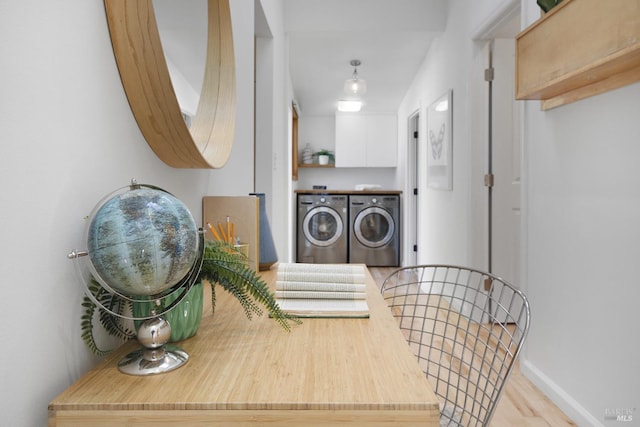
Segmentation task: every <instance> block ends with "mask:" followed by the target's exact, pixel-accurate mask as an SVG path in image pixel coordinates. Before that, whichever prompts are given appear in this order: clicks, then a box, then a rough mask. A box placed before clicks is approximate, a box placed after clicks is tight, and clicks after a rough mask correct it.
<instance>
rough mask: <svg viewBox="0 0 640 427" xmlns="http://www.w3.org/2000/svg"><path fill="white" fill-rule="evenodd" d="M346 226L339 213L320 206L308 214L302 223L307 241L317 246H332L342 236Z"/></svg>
mask: <svg viewBox="0 0 640 427" xmlns="http://www.w3.org/2000/svg"><path fill="white" fill-rule="evenodd" d="M343 230H344V224H343V223H342V219H341V218H340V215H338V212H336V211H335V210H334V209H331V208H329V207H327V206H318V207H316V208H313V209H311V210H310V211H309V212H307V215H306V216H305V217H304V220H303V222H302V231H303V233H304V237H305V239H307V241H308V242H310V243H311V244H313V245H316V246H322V247H324V246H330V245H332V244H334V243H335V242H336V240H338V239H339V238H340V236H342V231H343Z"/></svg>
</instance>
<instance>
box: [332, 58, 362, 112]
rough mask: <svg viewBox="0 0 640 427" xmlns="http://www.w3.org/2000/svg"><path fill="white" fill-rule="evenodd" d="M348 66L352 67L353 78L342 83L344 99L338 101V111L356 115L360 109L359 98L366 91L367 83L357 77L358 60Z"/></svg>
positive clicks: (360, 101) (360, 102)
mask: <svg viewBox="0 0 640 427" xmlns="http://www.w3.org/2000/svg"><path fill="white" fill-rule="evenodd" d="M350 64H351V66H352V67H354V68H353V76H352V77H351V78H350V79H347V80H346V81H345V82H344V94H345V98H344V99H341V100H339V101H338V111H342V112H349V113H356V112H358V111H360V109H361V108H362V104H363V102H362V99H360V96H361V95H362V94H364V93H365V92H366V91H367V82H365V81H364V80H363V79H361V78H359V77H358V67H359V66H360V64H361V62H360V60H358V59H352V60H351V62H350Z"/></svg>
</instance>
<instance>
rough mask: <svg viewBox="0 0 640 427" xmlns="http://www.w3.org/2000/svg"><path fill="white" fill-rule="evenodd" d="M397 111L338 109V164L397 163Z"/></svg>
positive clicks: (358, 165) (369, 165)
mask: <svg viewBox="0 0 640 427" xmlns="http://www.w3.org/2000/svg"><path fill="white" fill-rule="evenodd" d="M397 151H398V123H397V118H396V115H395V114H382V113H353V114H351V113H336V167H395V166H396V165H397V156H398V154H397Z"/></svg>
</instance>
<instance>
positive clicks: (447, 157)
mask: <svg viewBox="0 0 640 427" xmlns="http://www.w3.org/2000/svg"><path fill="white" fill-rule="evenodd" d="M452 117H453V91H451V90H449V91H447V93H445V94H444V95H442V96H441V97H440V98H438V99H436V100H435V101H434V102H433V103H432V104H431V105H430V106H429V108H428V110H427V150H426V151H427V187H429V188H433V189H436V190H452V189H453V145H452V144H453V126H452V121H453V120H452Z"/></svg>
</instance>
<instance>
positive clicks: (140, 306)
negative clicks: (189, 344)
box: [133, 282, 203, 342]
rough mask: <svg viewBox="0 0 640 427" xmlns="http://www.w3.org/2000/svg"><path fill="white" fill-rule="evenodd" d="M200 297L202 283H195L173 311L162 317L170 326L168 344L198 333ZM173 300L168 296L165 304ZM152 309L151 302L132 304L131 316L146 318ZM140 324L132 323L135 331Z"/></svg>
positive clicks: (200, 313) (200, 307) (200, 318)
mask: <svg viewBox="0 0 640 427" xmlns="http://www.w3.org/2000/svg"><path fill="white" fill-rule="evenodd" d="M202 295H203V290H202V282H200V283H196V284H195V285H193V287H192V288H191V290H189V292H188V293H187V295H185V297H184V298H183V299H182V301H180V302H179V303H178V305H176V306H175V307H174V308H173V310H171V311H170V312H168V313H166V314H164V315H163V317H164V318H165V320H167V321H168V322H169V324H170V325H171V338H170V339H169V341H170V342H176V341H182V340H184V339H187V338H189V337H192V336H194V335H195V334H196V332H198V327H199V326H200V321H201V320H202ZM175 298H176V297H175V296H169V297H167V299H166V301H165V303H166V304H171V303H172V302H173V301H174V300H175ZM152 308H153V302H150V301H141V302H134V303H133V316H134V317H145V316H148V315H149V313H151V309H152ZM140 323H142V321H140V320H138V321H135V322H134V324H135V327H136V329H138V327H139V326H140Z"/></svg>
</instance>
